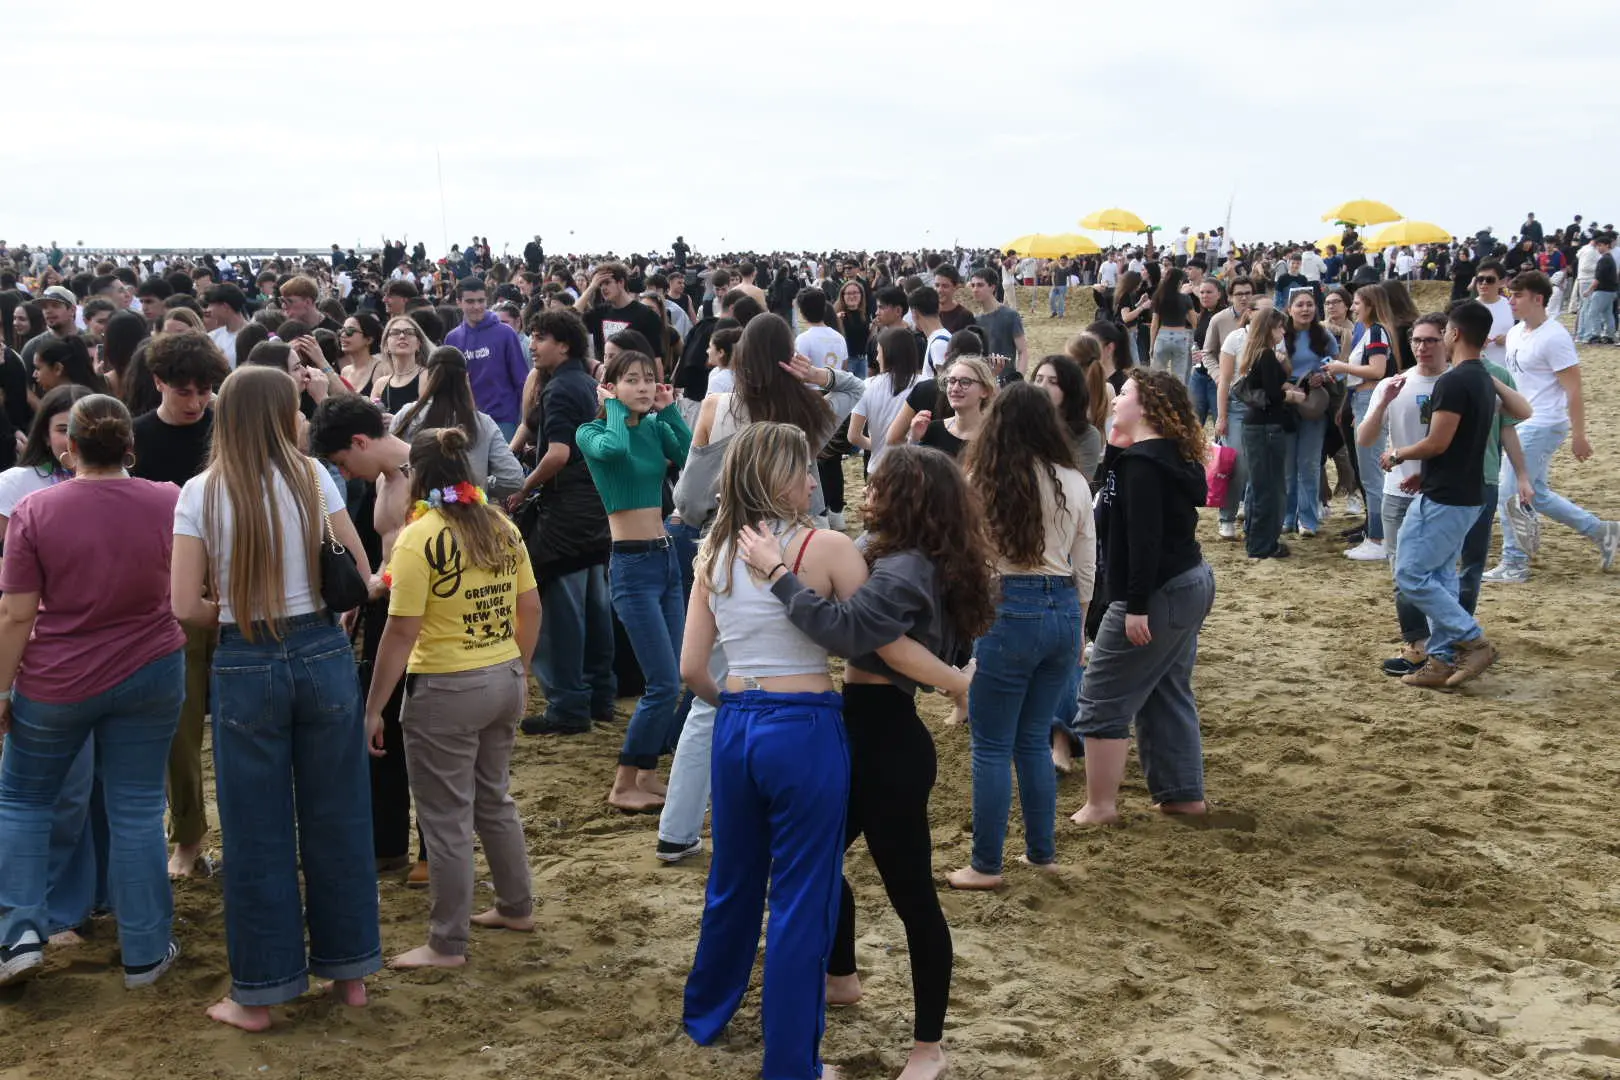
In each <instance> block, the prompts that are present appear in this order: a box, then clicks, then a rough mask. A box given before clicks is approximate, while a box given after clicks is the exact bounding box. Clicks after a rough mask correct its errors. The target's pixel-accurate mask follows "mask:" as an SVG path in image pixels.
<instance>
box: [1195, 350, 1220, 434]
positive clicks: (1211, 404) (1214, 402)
mask: <svg viewBox="0 0 1620 1080" xmlns="http://www.w3.org/2000/svg"><path fill="white" fill-rule="evenodd" d="M1187 389H1188V390H1190V391H1191V392H1192V403H1193V411H1194V412H1195V413H1197V414H1198V424H1199V426H1200V427H1202V426H1203V425H1204V424H1206V423H1208V422H1209V419H1210V417H1212V416H1215V415H1217V414H1219V412H1220V403H1219V396H1220V386H1219V384H1217V383H1216V382H1215V380H1214V378H1212V377H1211V376H1210V374H1209V372H1207V371H1205V370H1204V365H1203V364H1199V365H1197V366H1196V367H1194V368H1193V370H1192V382H1191V383H1189V384H1188V385H1187Z"/></svg>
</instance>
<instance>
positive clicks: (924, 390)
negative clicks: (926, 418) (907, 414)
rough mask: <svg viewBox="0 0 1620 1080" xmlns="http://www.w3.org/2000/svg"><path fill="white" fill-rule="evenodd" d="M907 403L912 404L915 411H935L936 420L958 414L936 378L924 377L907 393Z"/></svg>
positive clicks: (912, 409)
mask: <svg viewBox="0 0 1620 1080" xmlns="http://www.w3.org/2000/svg"><path fill="white" fill-rule="evenodd" d="M906 404H907V405H910V406H911V411H912V412H914V413H920V412H930V413H933V414H934V419H935V420H943V419H945V418H946V417H948V416H955V415H956V410H955V409H953V408H951V403H950V402H949V401H948V400H946V398H945V392H944V391H943V390H941V389H940V388H939V382H938V381H937V380H935V379H924V380H922V381H921V382H919V383H918V384H917V385H916V386H913V387H912V388H911V389H910V390H909V391H908V392H907V393H906Z"/></svg>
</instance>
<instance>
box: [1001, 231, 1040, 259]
mask: <svg viewBox="0 0 1620 1080" xmlns="http://www.w3.org/2000/svg"><path fill="white" fill-rule="evenodd" d="M1041 240H1042V236H1041V234H1040V233H1025V234H1024V235H1023V236H1020V237H1019V238H1018V239H1016V240H1009V241H1007V242H1006V243H1005V244H1002V245H1001V250H1002V251H1011V252H1016V253H1017V254H1019V255H1029V254H1032V252H1031V250H1030V249H1031V248H1033V247H1034V246H1035V245H1036V244H1038V243H1040V242H1041ZM1036 258H1040V256H1039V255H1037V256H1036Z"/></svg>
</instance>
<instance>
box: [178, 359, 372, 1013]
mask: <svg viewBox="0 0 1620 1080" xmlns="http://www.w3.org/2000/svg"><path fill="white" fill-rule="evenodd" d="M299 419H300V415H299V412H298V388H297V386H296V384H294V382H293V380H292V378H291V377H290V376H289V375H288V374H287V373H286V372H284V371H281V370H279V369H276V368H268V367H243V368H238V369H237V370H236V371H234V372H232V373H231V375H230V377H229V378H227V379H226V380H225V383H224V385H223V386H221V387H220V391H219V396H218V397H217V398H215V399H214V441H213V450H212V454H211V456H210V459H209V463H208V468H207V469H205V470H204V471H203V472H201V473H199V474H198V475H197V476H195V477H193V478H192V479H191V480H189V481H187V482H186V485H185V486H184V487H183V488H182V489H181V492H180V501H179V504H178V505H177V506H176V507H175V515H174V531H175V539H174V559H173V563H172V566H171V574H170V579H171V580H170V594H171V595H170V600H171V603H172V604H173V606H174V613H175V615H177V616H178V617H179V618H180V620H181V621H182V622H184V623H186V624H188V625H191V626H199V627H213V626H218V627H219V631H220V642H219V647H218V649H217V650H216V651H215V653H214V665H213V675H212V680H211V685H210V689H211V698H212V700H213V725H214V727H213V743H214V775H215V778H216V784H217V788H218V799H219V818H220V834H221V838H222V840H223V843H224V854H225V870H224V878H225V944H226V951H227V953H228V955H229V957H230V966H231V992H230V995H229V996H228V997H226V998H225V999H224V1000H222V1001H220V1002H219V1003H217V1004H215V1005H214V1006H213V1007H211V1008H210V1009H209V1010H208V1015H209V1016H210V1017H212V1018H213V1019H215V1020H217V1021H219V1022H221V1023H224V1024H229V1025H231V1026H233V1027H238V1028H242V1029H243V1030H245V1031H263V1030H264V1029H265V1028H267V1027H269V1026H270V1006H272V1005H279V1004H282V1003H284V1002H287V1001H291V1000H293V999H294V998H297V997H299V996H300V995H301V994H303V993H304V991H305V990H306V989H308V986H309V975H310V973H311V972H313V973H314V974H315V975H317V976H322V977H325V978H329V979H332V980H334V988H333V989H334V993H335V994H336V995H337V997H338V998H339V1000H341V1001H343V1002H344V1003H345V1004H348V1005H352V1006H360V1005H364V1004H365V1003H366V991H365V987H364V985H363V984H362V982H361V980H362V979H363V978H364V977H365V976H367V975H369V974H371V973H372V972H374V971H376V970H377V969H378V968H379V967H380V966H381V964H382V945H381V941H380V939H379V930H378V923H377V882H376V878H375V874H374V872H373V859H372V846H371V809H370V784H369V781H368V766H367V756H366V737H365V724H364V717H363V710H362V700H361V694H360V683H359V678H358V676H357V675H356V671H355V664H354V654H353V652H352V650H351V649H350V647H349V640H348V637H347V635H345V634H344V632H343V631H342V630H341V629H340V628H339V627H338V625H337V621H336V618H335V614H334V613H333V612H332V611H330V610H328V609H327V608H326V605H325V603H324V601H323V600H322V599H321V592H320V587H321V573H320V545H321V537H322V532H323V530H324V529H326V528H330V530H331V533H332V535H333V536H334V537H335V538H336V539H337V540H338V541H339V542H340V543H342V544H343V545H344V546H345V547H346V548H348V550H349V551H350V552H351V553H352V554H353V555H354V558H355V561H356V563H357V564H358V568H359V570H360V573H361V574H362V575H363V576H365V577H366V578H368V579H369V578H370V576H371V568H370V566H369V564H368V563H367V560H366V555H365V549H364V548H362V547H361V545H360V539H359V537H358V536H357V535H356V534H355V530H354V525H353V523H351V522H350V520H349V515H348V513H347V512H346V511H345V510H344V508H343V507H344V503H343V492H342V489H341V488H339V487H338V485H337V482H336V481H335V480H333V478H332V476H331V474H330V473H328V472H327V471H326V469H324V468H322V467H321V466H320V465H318V464H317V463H316V462H315V461H314V460H313V459H311V458H309V457H306V456H305V455H304V454H302V453H300V452H299V450H298V421H299ZM323 515H324V516H323ZM300 870H301V871H302V875H303V886H304V892H303V895H300V890H299V872H300ZM306 898H307V902H306ZM306 927H307V930H308V947H307V948H306V947H305V931H306Z"/></svg>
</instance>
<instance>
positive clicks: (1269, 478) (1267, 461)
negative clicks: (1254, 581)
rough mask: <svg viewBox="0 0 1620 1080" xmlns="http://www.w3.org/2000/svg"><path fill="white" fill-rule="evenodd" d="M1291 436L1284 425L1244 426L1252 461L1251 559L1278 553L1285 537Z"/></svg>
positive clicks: (1246, 542) (1247, 539)
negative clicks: (1283, 521)
mask: <svg viewBox="0 0 1620 1080" xmlns="http://www.w3.org/2000/svg"><path fill="white" fill-rule="evenodd" d="M1288 438H1289V436H1288V433H1287V432H1285V431H1284V430H1283V429H1282V425H1281V424H1257V423H1254V422H1253V421H1250V422H1248V423H1246V424H1244V425H1243V453H1244V456H1245V457H1246V458H1248V461H1249V514H1248V520H1247V522H1246V523H1245V527H1244V532H1243V548H1244V551H1245V552H1246V553H1247V554H1248V556H1249V557H1250V558H1251V559H1262V558H1265V557H1266V556H1268V555H1270V554H1271V553H1272V552H1274V551H1276V550H1277V543H1278V540H1279V538H1280V537H1281V535H1282V520H1283V499H1284V497H1285V496H1286V493H1287V492H1286V487H1285V484H1286V478H1285V477H1284V475H1283V469H1284V467H1285V466H1286V465H1287V458H1288V450H1287V443H1288Z"/></svg>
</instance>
